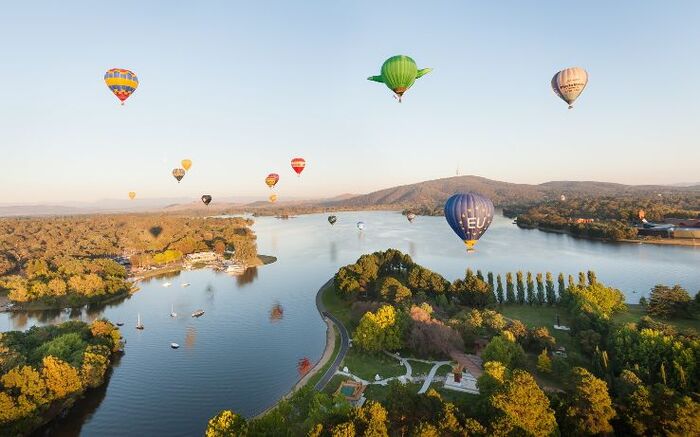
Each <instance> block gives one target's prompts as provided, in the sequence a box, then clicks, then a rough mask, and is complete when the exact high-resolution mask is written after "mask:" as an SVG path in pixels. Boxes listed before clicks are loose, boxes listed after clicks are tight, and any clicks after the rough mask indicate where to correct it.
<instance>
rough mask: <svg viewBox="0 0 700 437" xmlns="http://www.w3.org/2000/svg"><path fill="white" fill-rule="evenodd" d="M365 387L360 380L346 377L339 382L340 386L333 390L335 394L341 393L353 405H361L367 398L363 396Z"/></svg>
mask: <svg viewBox="0 0 700 437" xmlns="http://www.w3.org/2000/svg"><path fill="white" fill-rule="evenodd" d="M365 388H366V386H365V385H364V384H362V383H361V382H356V381H353V380H351V379H348V380H346V381H343V382H342V383H340V387H338V390H336V391H335V394H341V395H342V396H343V397H344V398H345V400H346V401H348V402H350V404H351V405H352V406H353V407H361V406H362V405H363V404H364V403H365V401H366V400H367V398H365V397H364V396H363V393H364V392H365Z"/></svg>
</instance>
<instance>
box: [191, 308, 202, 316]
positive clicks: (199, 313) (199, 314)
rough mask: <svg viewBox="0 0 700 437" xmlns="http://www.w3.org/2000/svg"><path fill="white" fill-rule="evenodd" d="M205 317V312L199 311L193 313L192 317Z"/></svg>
mask: <svg viewBox="0 0 700 437" xmlns="http://www.w3.org/2000/svg"><path fill="white" fill-rule="evenodd" d="M203 315H204V310H197V311H195V312H193V313H192V317H202V316H203Z"/></svg>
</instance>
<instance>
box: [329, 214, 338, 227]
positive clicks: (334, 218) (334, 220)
mask: <svg viewBox="0 0 700 437" xmlns="http://www.w3.org/2000/svg"><path fill="white" fill-rule="evenodd" d="M337 221H338V217H336V216H334V215H329V216H328V223H330V224H331V225H334V224H335V222H337Z"/></svg>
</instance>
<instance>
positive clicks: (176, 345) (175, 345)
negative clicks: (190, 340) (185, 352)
mask: <svg viewBox="0 0 700 437" xmlns="http://www.w3.org/2000/svg"><path fill="white" fill-rule="evenodd" d="M170 347H171V348H173V349H177V348H179V347H180V345H179V344H177V343H170Z"/></svg>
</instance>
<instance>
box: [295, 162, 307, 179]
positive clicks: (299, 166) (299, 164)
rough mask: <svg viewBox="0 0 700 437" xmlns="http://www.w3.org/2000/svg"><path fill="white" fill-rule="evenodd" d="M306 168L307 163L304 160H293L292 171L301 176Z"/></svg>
mask: <svg viewBox="0 0 700 437" xmlns="http://www.w3.org/2000/svg"><path fill="white" fill-rule="evenodd" d="M305 168H306V161H305V160H304V158H294V159H292V169H293V170H294V171H295V172H296V173H297V175H298V176H301V172H302V171H304V169H305Z"/></svg>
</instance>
